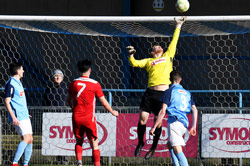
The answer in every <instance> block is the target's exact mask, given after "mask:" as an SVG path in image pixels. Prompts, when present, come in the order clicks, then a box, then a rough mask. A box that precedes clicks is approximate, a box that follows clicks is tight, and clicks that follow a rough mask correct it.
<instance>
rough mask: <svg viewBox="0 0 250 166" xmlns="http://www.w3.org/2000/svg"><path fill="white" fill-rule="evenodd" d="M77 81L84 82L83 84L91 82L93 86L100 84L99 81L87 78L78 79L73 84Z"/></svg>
mask: <svg viewBox="0 0 250 166" xmlns="http://www.w3.org/2000/svg"><path fill="white" fill-rule="evenodd" d="M76 81H83V82H90V83H93V84H98V81H96V80H94V79H92V78H87V77H79V78H76V79H74V81H73V82H76Z"/></svg>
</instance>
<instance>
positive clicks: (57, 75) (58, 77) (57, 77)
mask: <svg viewBox="0 0 250 166" xmlns="http://www.w3.org/2000/svg"><path fill="white" fill-rule="evenodd" d="M63 77H64V75H63V72H62V71H61V70H59V69H56V70H54V72H53V80H54V82H55V83H57V84H60V83H61V82H62V81H63Z"/></svg>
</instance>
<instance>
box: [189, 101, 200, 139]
mask: <svg viewBox="0 0 250 166" xmlns="http://www.w3.org/2000/svg"><path fill="white" fill-rule="evenodd" d="M191 109H192V112H193V124H192V127H191V129H190V130H189V134H190V135H192V136H195V135H196V126H197V118H198V110H197V108H196V106H195V105H192V107H191Z"/></svg>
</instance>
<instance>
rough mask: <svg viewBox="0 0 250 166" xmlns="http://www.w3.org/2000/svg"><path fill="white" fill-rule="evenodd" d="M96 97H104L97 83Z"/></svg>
mask: <svg viewBox="0 0 250 166" xmlns="http://www.w3.org/2000/svg"><path fill="white" fill-rule="evenodd" d="M96 96H97V97H98V98H100V97H102V96H104V94H103V91H102V87H101V85H100V84H99V83H97V88H96Z"/></svg>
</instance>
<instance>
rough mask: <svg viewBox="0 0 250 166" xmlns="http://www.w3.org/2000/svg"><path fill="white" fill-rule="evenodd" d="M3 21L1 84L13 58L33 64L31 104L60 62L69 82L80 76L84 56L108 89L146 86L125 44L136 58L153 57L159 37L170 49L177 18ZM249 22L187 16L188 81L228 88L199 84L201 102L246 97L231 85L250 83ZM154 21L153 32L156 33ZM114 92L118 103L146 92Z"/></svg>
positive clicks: (29, 70) (184, 63) (183, 57)
mask: <svg viewBox="0 0 250 166" xmlns="http://www.w3.org/2000/svg"><path fill="white" fill-rule="evenodd" d="M0 25H1V32H0V36H1V40H0V53H1V55H0V58H1V64H2V65H1V71H2V72H1V87H4V83H5V82H6V80H7V79H8V75H7V68H8V65H9V63H11V62H12V61H15V60H20V61H23V63H24V67H25V70H26V73H25V78H24V79H23V84H24V87H25V88H27V90H26V92H27V93H26V94H27V98H28V103H29V105H44V103H43V102H42V101H43V93H44V88H45V87H46V85H47V84H48V82H49V81H50V80H51V76H52V72H53V70H54V69H61V70H63V72H64V75H65V77H64V82H65V83H66V84H68V83H69V82H70V81H71V80H73V79H74V78H76V77H77V72H76V71H77V69H76V67H75V66H76V65H75V64H76V63H77V61H78V60H79V59H83V58H88V59H90V60H92V61H93V62H94V65H93V72H92V75H91V77H92V78H94V79H96V80H97V81H99V82H100V83H101V85H102V87H103V88H104V89H145V88H146V85H147V84H146V82H147V73H146V72H145V70H143V69H139V68H132V67H130V65H129V63H128V60H127V54H126V51H125V47H126V46H128V45H133V46H134V47H135V49H136V50H137V53H136V55H135V58H136V59H143V58H148V57H150V54H149V53H150V49H151V47H152V46H153V45H154V44H160V45H161V46H162V47H163V48H165V50H166V49H167V47H168V44H169V43H170V41H171V35H172V33H173V31H174V23H173V22H170V23H110V24H108V23H82V22H78V23H75V22H69V23H68V22H7V21H5V22H0ZM83 25H84V27H85V28H83ZM248 25H249V23H248V21H246V22H202V23H200V22H190V23H189V22H186V23H185V24H184V26H183V28H182V32H181V36H180V39H179V42H178V46H177V53H176V56H175V60H174V68H175V69H178V70H180V71H182V72H183V73H184V79H183V85H184V87H185V88H186V89H189V90H228V92H213V91H211V92H203V93H198V92H197V93H196V92H195V93H194V96H195V99H196V100H197V105H198V106H210V107H214V106H216V107H218V106H222V107H237V106H239V105H240V103H239V101H240V100H239V98H240V96H239V95H240V94H239V93H238V92H230V90H248V89H249V75H250V74H249V72H248V71H249V64H250V63H249V59H250V56H249V51H248V50H250V44H249V33H248V31H249V28H248ZM119 27H123V28H119ZM157 27H158V28H157ZM38 28H40V29H38ZM136 28H137V29H136ZM138 28H139V29H138ZM149 29H150V31H151V32H154V33H149V32H148V30H149ZM222 30H223V31H222ZM51 32H53V33H51ZM191 32H192V33H191ZM219 32H220V34H219ZM83 33H84V34H85V35H82V34H83ZM153 35H154V37H152V36H153ZM148 36H150V37H148ZM112 95H113V96H112V97H113V105H115V106H129V105H132V106H134V105H139V100H138V99H139V98H140V97H141V95H142V93H125V92H123V91H118V92H113V93H112ZM242 96H243V100H242V101H243V102H242V106H246V107H247V106H249V102H248V101H249V93H245V92H244V93H243V94H242ZM1 103H2V102H1Z"/></svg>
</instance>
